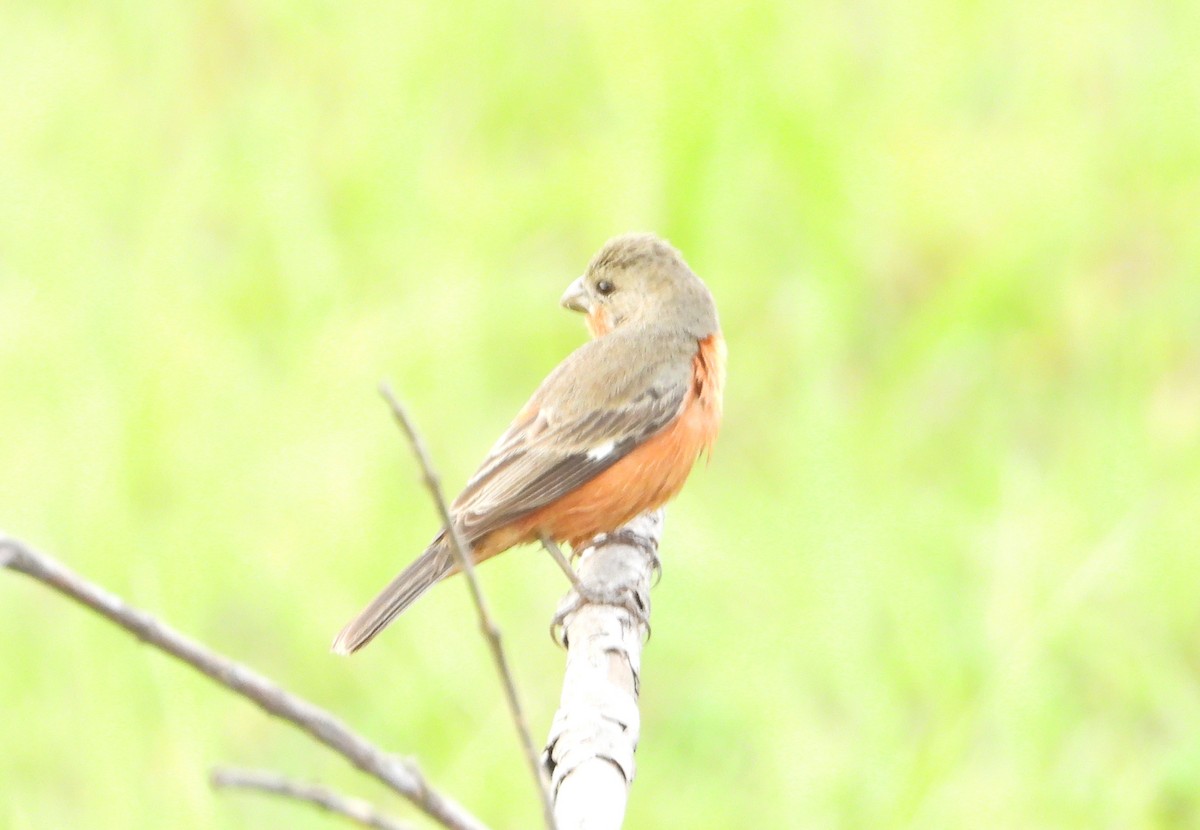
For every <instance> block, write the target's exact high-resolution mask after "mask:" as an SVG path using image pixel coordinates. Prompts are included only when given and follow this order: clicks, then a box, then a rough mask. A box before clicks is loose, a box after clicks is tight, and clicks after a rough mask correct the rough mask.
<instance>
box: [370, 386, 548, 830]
mask: <svg viewBox="0 0 1200 830" xmlns="http://www.w3.org/2000/svg"><path fill="white" fill-rule="evenodd" d="M379 393H380V394H381V395H383V398H384V400H386V401H387V403H388V406H390V407H391V409H392V415H393V416H395V418H396V422H397V423H398V424H399V425H400V427H401V428H402V429H403V430H404V433H405V435H407V436H408V441H409V443H410V444H412V449H413V454H414V455H416V457H417V462H418V463H419V464H420V465H421V472H422V473H423V474H424V480H425V486H426V487H427V488H428V489H429V493H430V495H431V496H432V497H433V501H434V504H435V505H436V506H437V510H438V515H439V516H440V517H441V520H442V526H443V527H444V528H445V529H446V536H447V537H448V538H449V540H450V547H451V549H452V550H453V551H454V556H455V558H456V559H457V560H458V567H459V568H460V569H461V570H462V572H463V576H465V577H466V579H467V585H468V586H469V587H470V589H471V599H473V600H474V601H475V609H476V610H477V611H478V612H479V628H480V630H481V631H482V632H483V636H484V639H486V640H487V644H488V648H489V649H491V652H492V659H493V660H494V661H495V663H496V671H497V672H499V674H500V680H501V682H502V683H503V685H504V696H505V698H506V699H507V700H508V709H509V712H510V713H511V715H512V719H513V723H514V724H515V725H516V727H517V734H518V736H519V737H520V740H521V750H522V751H523V752H524V754H525V761H526V763H527V764H528V765H529V769H530V772H531V773H532V774H533V780H534V783H535V785H536V786H537V789H538V795H539V796H540V798H541V802H542V814H543V817H544V819H545V822H546V827H547V828H548V830H557V828H556V824H555V820H554V807H553V805H552V803H551V800H550V792H549V790H548V789H547V786H546V781H545V779H543V778H542V767H541V763H540V762H539V761H538V755H537V752H535V751H534V748H533V738H532V737H531V736H530V733H529V722H528V721H527V720H526V719H525V712H524V710H523V709H522V708H521V700H520V698H519V697H518V696H517V684H516V682H515V681H514V680H513V675H512V670H511V669H510V668H509V665H508V658H507V657H506V656H505V654H504V646H503V645H502V644H501V642H500V628H499V627H498V626H497V625H496V622H495V620H494V619H493V618H492V615H491V612H490V611H489V610H488V605H487V600H486V599H485V598H484V596H483V589H482V588H480V586H479V579H478V577H476V576H475V562H474V561H473V560H472V559H471V556H470V555H469V553H468V548H467V545H466V543H465V542H464V541H463V538H462V535H461V534H460V533H459V531H458V526H457V525H456V524H455V523H454V520H453V518H452V517H451V516H450V509H449V508H448V507H447V506H446V499H445V497H444V496H443V495H442V485H441V481H440V479H439V478H438V474H437V472H436V471H435V470H434V467H433V462H432V461H431V460H430V457H429V451H428V450H427V449H426V448H425V441H424V440H423V439H422V438H421V434H420V433H419V432H418V431H417V428H416V426H415V425H414V424H413V421H412V419H411V418H410V417H409V415H408V411H407V410H406V409H405V408H404V406H403V405H402V404H401V403H400V401H398V400H397V399H396V396H395V394H394V393H393V392H392V387H391V386H389V385H388V384H387V383H383V384H381V385H380V387H379Z"/></svg>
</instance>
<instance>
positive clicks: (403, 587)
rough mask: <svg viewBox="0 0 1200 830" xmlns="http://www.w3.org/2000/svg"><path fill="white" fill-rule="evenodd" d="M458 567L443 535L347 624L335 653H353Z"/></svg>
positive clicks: (337, 640)
mask: <svg viewBox="0 0 1200 830" xmlns="http://www.w3.org/2000/svg"><path fill="white" fill-rule="evenodd" d="M452 571H454V556H453V555H452V554H451V552H450V546H449V545H447V544H446V543H445V541H444V540H443V539H442V537H441V536H440V535H439V536H438V538H437V539H434V540H433V543H432V544H431V545H430V546H429V547H428V548H426V549H425V552H424V553H422V554H421V555H420V556H419V557H417V561H415V562H413V563H412V564H411V565H409V566H408V567H407V568H405V569H404V570H403V571H402V572H401V574H400V575H399V576H398V577H396V578H395V579H393V580H392V581H391V582H390V583H389V584H388V586H387V587H386V588H384V589H383V590H382V591H381V592H380V593H379V596H377V597H375V599H373V600H372V601H371V604H370V605H368V606H367V607H366V608H364V609H363V610H362V611H360V612H359V614H358V616H356V617H355V618H354V619H352V620H351V621H350V622H349V623H347V624H346V627H345V628H343V629H342V631H341V633H340V634H338V635H337V637H336V638H335V639H334V641H333V651H334V653H335V654H353V653H354V652H356V651H358V650H359V649H360V648H362V647H363V646H365V645H366V644H367V643H369V642H371V640H372V638H374V636H375V635H376V634H378V633H379V632H380V631H383V629H384V628H386V627H387V625H388V623H390V622H391V621H392V620H394V619H396V617H397V616H399V615H400V612H401V611H403V610H404V609H405V608H407V607H408V606H410V605H412V604H413V603H414V602H415V601H416V599H417V597H419V596H421V595H422V594H423V593H425V592H426V591H428V590H429V589H430V588H431V587H433V585H434V583H436V582H437V581H438V580H439V579H441V578H442V577H444V576H448V575H449V574H450V573H451V572H452Z"/></svg>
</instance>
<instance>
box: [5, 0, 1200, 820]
mask: <svg viewBox="0 0 1200 830" xmlns="http://www.w3.org/2000/svg"><path fill="white" fill-rule="evenodd" d="M1198 39H1200V5H1198V4H1196V3H1195V2H1191V0H1178V1H1177V2H1170V1H1169V0H1167V1H1164V2H1158V1H1157V0H1151V1H1150V2H1145V3H1133V2H1113V0H1099V2H1094V3H1082V2H1066V3H1050V4H1046V3H1035V2H1032V0H1008V1H1006V2H1001V0H978V2H968V3H959V2H952V0H921V1H920V2H916V3H873V2H865V3H864V2H854V3H842V2H827V1H826V0H806V2H799V3H784V2H755V1H754V0H750V1H749V2H746V3H716V2H699V3H683V2H652V3H644V2H637V3H635V2H626V1H623V0H618V2H604V3H600V2H584V3H578V4H562V3H533V2H512V0H499V2H490V3H454V2H450V3H411V4H407V3H382V2H373V1H372V0H366V1H365V2H359V3H335V2H330V1H329V0H300V1H299V2H281V1H280V0H243V2H234V1H233V0H209V2H202V1H199V0H197V2H188V1H187V0H184V1H183V2H177V3H152V2H147V0H101V2H98V3H82V2H78V0H7V2H5V3H4V4H2V5H0V90H3V92H2V93H0V527H2V528H3V529H4V530H6V531H7V532H9V533H12V534H14V535H19V536H21V537H23V538H26V539H28V540H30V541H31V542H34V543H36V544H37V545H39V546H40V547H42V548H44V549H46V550H47V551H50V552H53V553H55V554H56V555H59V556H61V557H63V558H64V559H65V560H66V561H68V562H69V563H71V564H72V565H73V566H75V567H77V568H78V569H80V570H82V571H83V572H84V573H85V574H87V575H89V576H91V577H92V578H94V579H97V580H99V581H101V582H102V583H104V584H106V585H107V586H109V587H111V588H112V589H114V590H116V591H118V592H120V593H122V594H123V595H126V596H127V597H129V598H130V599H131V601H133V602H135V603H136V604H138V605H141V606H143V607H146V608H148V609H150V610H152V611H154V612H156V613H160V614H162V615H164V616H165V617H167V618H169V619H170V620H172V621H173V622H174V623H175V624H177V625H178V626H179V627H181V628H182V629H183V630H184V631H187V632H189V633H191V634H194V635H195V636H197V637H199V638H201V639H203V640H205V641H206V642H208V643H210V644H212V645H214V646H216V647H218V648H220V649H222V650H225V651H227V652H229V653H231V654H232V655H234V656H236V657H238V658H240V659H243V660H246V661H249V662H250V663H252V664H254V665H255V666H258V667H260V668H262V669H263V670H264V671H266V672H268V673H269V674H271V675H273V676H275V677H277V678H279V679H280V680H282V681H284V682H285V683H287V684H288V685H290V686H292V687H294V688H295V689H296V690H298V691H300V692H302V693H304V694H306V695H309V696H311V697H312V698H313V699H314V700H316V701H318V702H320V703H322V704H324V705H327V706H330V707H332V708H333V709H335V710H336V711H338V712H339V713H341V714H342V715H344V716H345V718H346V719H347V720H349V721H350V722H351V723H352V724H353V725H354V726H356V727H358V728H360V729H362V730H364V731H366V732H367V733H368V734H371V735H373V736H375V737H376V738H378V739H379V740H380V741H382V742H384V743H385V744H387V745H388V746H390V747H394V748H395V749H396V750H397V751H399V752H402V753H406V754H408V753H411V754H415V755H418V756H419V757H420V758H421V760H422V762H423V764H424V765H425V767H426V769H427V771H428V772H429V774H430V777H431V778H432V779H433V780H434V781H435V782H436V783H438V784H440V785H442V786H443V787H445V788H446V789H447V790H448V791H450V792H452V793H454V794H455V795H456V796H457V797H459V798H461V799H462V800H463V801H465V802H466V803H467V804H468V805H469V806H470V807H471V808H472V809H474V810H475V811H477V812H478V813H479V814H480V815H481V816H483V817H485V818H486V819H488V820H489V821H491V822H493V823H494V825H495V826H496V827H497V828H516V827H531V826H534V825H535V823H536V816H537V806H536V802H535V800H534V797H533V795H532V792H531V788H530V784H529V783H528V781H527V780H526V773H525V769H524V766H523V765H522V764H521V763H520V761H519V756H518V750H517V745H516V741H515V738H514V736H513V734H512V728H511V726H510V724H509V722H508V720H507V718H506V716H505V710H504V704H503V702H502V698H501V694H500V691H499V688H498V685H497V683H496V680H495V678H494V677H493V672H492V668H491V665H490V664H489V661H488V659H487V655H486V651H485V649H484V646H483V644H482V642H481V641H480V638H479V637H478V635H477V633H476V628H475V624H474V622H473V621H472V618H471V616H470V609H469V605H468V600H467V596H466V591H465V590H463V588H462V586H461V585H457V584H448V585H446V586H443V587H442V588H440V589H439V590H437V591H436V592H434V593H433V594H432V595H430V596H429V597H427V598H426V599H424V600H423V601H422V602H421V603H419V604H418V606H417V607H415V608H414V609H413V610H412V611H411V612H410V613H409V614H408V615H406V616H405V618H404V619H403V620H402V621H401V622H400V623H399V624H398V625H396V626H395V627H394V628H393V629H392V630H389V631H388V633H387V635H386V636H385V637H383V638H382V639H381V640H380V641H379V642H378V643H377V644H376V645H374V646H372V647H371V648H370V649H368V650H367V651H366V652H364V653H363V654H362V655H361V656H360V657H356V658H355V659H353V660H348V661H347V660H341V659H335V658H333V657H332V656H330V655H329V654H328V653H327V645H328V643H329V640H330V638H331V636H332V635H333V634H334V633H335V632H336V631H337V629H338V628H339V627H340V626H341V624H342V623H343V622H344V621H345V620H346V619H347V617H348V616H349V615H350V614H351V613H353V612H354V611H356V610H357V609H358V608H359V606H360V605H361V604H362V603H363V602H364V601H365V600H366V599H368V598H369V597H370V596H371V595H372V594H373V593H374V591H375V590H377V589H378V588H379V587H380V586H381V585H382V584H383V583H384V581H386V580H387V579H388V578H390V577H391V575H392V574H393V573H394V572H395V571H396V570H397V569H398V568H399V567H400V566H401V565H403V564H404V563H405V562H407V561H408V559H409V558H410V557H412V556H413V555H415V553H416V552H417V551H419V550H420V548H421V546H422V545H423V543H424V542H425V540H426V539H427V537H428V536H429V535H430V534H431V533H432V531H433V529H434V527H435V518H434V515H433V511H432V509H431V507H430V506H429V504H428V503H427V499H426V497H425V495H424V493H423V492H422V490H421V489H420V487H419V485H418V484H417V479H416V471H415V469H414V466H413V463H412V461H411V459H410V458H409V456H408V453H407V450H406V449H405V447H404V446H403V443H402V441H401V440H400V437H399V435H398V434H397V433H396V431H395V429H394V427H393V425H392V424H391V423H390V421H389V418H388V416H387V414H386V411H385V408H384V407H383V405H382V404H381V402H380V401H379V400H378V398H377V397H376V394H375V391H374V390H375V385H376V383H377V381H378V380H380V379H381V378H383V377H390V378H392V379H393V380H394V382H395V384H396V387H397V389H398V390H399V391H400V393H401V394H402V395H403V396H404V397H405V399H406V400H407V402H408V403H409V405H410V406H411V408H412V410H413V412H414V414H415V415H416V416H417V418H418V420H419V421H420V423H421V424H422V425H423V427H424V429H425V431H426V433H427V436H428V440H429V443H430V445H431V448H432V450H433V452H434V453H435V456H436V458H437V459H438V460H439V463H440V464H441V465H442V471H443V474H444V476H445V478H446V480H447V484H448V486H450V487H453V486H454V485H455V484H457V483H459V482H461V481H462V480H463V479H464V478H465V477H466V475H467V474H468V473H469V472H470V470H471V469H472V468H473V466H474V464H475V463H476V462H477V461H478V460H479V458H480V457H481V456H482V454H483V453H484V452H485V451H486V449H487V447H488V446H489V445H490V443H491V441H492V440H493V439H494V437H495V435H496V434H498V432H499V431H500V430H501V429H502V428H503V427H504V426H505V425H506V424H507V422H508V419H509V418H510V417H511V415H512V413H513V412H515V411H516V409H517V407H518V406H519V405H520V404H521V402H522V401H523V400H524V398H525V396H526V395H527V394H528V393H529V392H530V391H531V390H532V388H533V387H534V385H535V384H536V383H537V382H538V381H539V380H540V379H541V378H542V377H543V375H544V374H545V373H546V372H547V371H548V370H549V368H550V367H551V366H552V365H554V363H556V362H557V361H558V360H559V359H560V358H561V357H562V356H563V355H564V354H566V353H567V352H568V351H569V350H570V349H571V348H573V347H574V346H575V345H577V344H578V343H579V342H581V341H582V339H583V337H584V333H583V329H582V326H581V325H580V321H579V320H578V319H577V318H573V317H572V316H571V315H568V314H566V313H565V312H562V311H561V310H560V309H558V308H557V307H556V300H557V298H558V296H559V293H560V292H561V290H562V288H563V287H564V286H565V285H566V283H567V282H568V281H569V280H570V279H571V278H572V277H574V276H575V275H576V274H577V273H578V272H579V271H580V269H581V268H582V267H583V265H584V264H585V263H586V261H587V259H588V257H589V256H590V255H591V254H592V252H593V251H594V250H595V249H596V248H598V247H599V245H600V244H601V243H602V242H603V241H604V240H605V239H606V238H607V237H609V236H611V235H614V234H616V233H619V232H623V231H626V230H633V229H652V230H656V231H658V232H660V233H662V234H664V235H666V236H668V237H669V238H670V239H671V240H672V241H673V242H675V244H676V245H678V246H679V247H680V248H681V249H682V250H683V251H684V253H685V255H686V256H687V257H688V259H689V261H690V263H691V264H692V266H693V267H694V268H695V269H696V270H697V271H698V273H700V274H701V275H702V276H703V277H704V278H705V279H706V280H707V281H708V283H709V285H710V286H711V287H712V289H713V291H714V293H715V294H716V296H717V298H718V302H719V303H720V306H721V310H722V314H723V322H724V325H725V328H726V334H727V338H728V340H729V343H730V355H731V361H730V383H729V389H728V393H727V404H726V411H727V418H726V428H725V432H724V435H723V437H722V442H721V444H720V446H719V447H718V451H717V454H716V457H715V459H714V460H713V462H712V463H711V464H710V465H709V466H708V467H707V469H701V470H698V471H697V475H695V476H694V477H693V480H692V482H691V484H690V485H689V487H688V489H687V490H686V491H685V493H684V495H683V497H682V498H681V499H680V500H679V501H678V502H677V504H676V506H674V507H673V508H672V509H671V511H670V513H669V517H668V526H667V540H666V544H665V548H664V557H665V566H666V572H665V577H664V579H663V581H662V583H661V584H660V585H659V586H658V588H657V589H656V593H655V600H656V608H655V635H654V639H653V640H652V641H651V643H650V644H649V648H648V651H647V654H646V662H645V675H644V681H645V682H644V688H643V692H644V697H643V707H644V717H645V719H644V724H643V746H642V748H641V751H640V753H639V764H640V770H639V778H638V781H637V785H636V787H635V788H634V794H633V800H632V804H631V810H630V817H629V821H628V826H629V827H631V828H639V827H640V828H650V827H693V828H728V827H754V828H759V827H763V828H766V827H781V828H783V827H786V828H791V827H803V828H884V827H920V828H962V827H971V828H981V827H994V828H1013V827H1020V828H1064V827H1066V828H1097V827H1113V828H1117V827H1119V828H1176V827H1178V828H1186V827H1196V826H1200V750H1198V749H1197V747H1198V746H1200V744H1198V743H1197V735H1200V603H1198V602H1197V599H1196V584H1197V582H1196V575H1197V573H1200V571H1198V570H1197V563H1196V560H1197V552H1198V545H1197V542H1198V541H1200V539H1198V537H1200V533H1198V527H1200V524H1198V522H1197V519H1196V516H1197V508H1196V505H1197V500H1198V499H1200V233H1197V226H1198V224H1200V221H1198V220H1200V62H1197V61H1196V43H1197V42H1198ZM483 576H484V578H485V584H486V587H487V589H488V590H489V592H490V593H491V595H492V596H493V598H494V600H493V601H494V603H495V606H496V609H497V612H498V614H499V616H500V618H501V620H502V623H503V627H504V630H505V634H506V637H507V641H508V643H509V644H510V647H511V649H512V652H513V658H514V661H515V663H516V666H517V669H518V671H519V680H520V682H521V685H522V688H523V690H524V694H525V698H526V701H527V704H528V707H529V710H530V713H531V717H532V720H533V722H534V725H535V731H536V733H537V737H539V738H540V737H541V736H543V735H544V733H545V729H546V728H547V726H548V721H549V718H550V715H551V713H552V711H553V709H554V706H555V703H556V698H557V693H558V683H559V678H560V670H561V663H562V657H561V653H560V652H559V651H558V650H556V649H555V648H554V647H553V646H552V645H551V643H550V641H549V640H548V639H547V638H546V635H545V628H546V624H547V621H548V619H549V617H550V615H551V613H552V611H553V608H554V605H555V602H556V601H557V598H558V597H559V595H560V594H561V593H562V592H563V584H562V578H561V575H560V574H559V573H558V572H557V570H556V569H555V568H554V567H553V566H552V565H550V564H549V563H548V561H547V560H545V558H544V557H543V556H541V555H538V554H535V553H533V552H531V551H526V552H519V553H514V554H510V555H509V556H506V557H504V558H503V559H501V560H500V561H499V562H498V563H497V564H494V565H489V566H488V567H487V568H485V569H484V571H483ZM0 666H2V668H0V713H2V714H0V826H2V827H5V828H13V829H14V830H47V829H48V828H64V827H91V828H100V829H102V828H122V829H123V830H138V829H139V828H158V827H163V826H170V827H173V828H181V829H182V830H186V828H211V827H223V828H259V827H264V826H273V825H278V824H281V823H286V824H287V825H288V826H292V827H297V828H317V827H327V826H332V825H331V824H330V823H329V820H328V819H326V818H324V817H322V816H319V815H315V814H310V813H309V812H307V811H305V810H304V809H303V808H299V807H292V806H290V805H282V804H278V803H271V802H265V801H260V800H257V799H252V798H239V797H237V796H214V795H213V794H211V793H210V792H209V791H208V789H207V786H206V784H205V770H206V767H207V766H208V765H210V764H213V763H216V762H222V761H231V762H236V763H239V764H244V765H265V766H270V767H276V768H279V769H282V770H285V771H287V772H290V773H292V774H295V775H297V776H298V777H302V778H308V777H318V776H319V777H322V778H325V779H327V780H329V781H330V782H333V783H335V784H338V785H340V786H344V787H345V788H346V789H348V790H351V791H354V792H358V793H363V794H366V795H369V796H379V795H381V794H380V792H379V790H378V789H377V788H372V787H369V786H365V785H363V784H362V783H361V782H359V781H358V780H357V778H356V776H355V775H354V774H353V773H352V772H351V771H349V770H347V769H346V768H345V767H344V765H343V764H342V763H340V762H339V761H337V760H335V759H331V758H328V757H326V755H325V753H323V752H321V751H319V750H317V749H315V748H311V747H309V746H308V745H307V744H306V742H305V741H303V740H302V739H300V738H298V737H296V736H294V735H293V734H291V732H290V731H289V730H288V729H287V728H285V727H283V726H281V725H279V724H277V723H274V722H271V721H268V720H267V719H265V718H264V717H263V716H262V715H261V714H260V713H259V712H258V711H257V710H255V709H253V708H252V707H250V706H248V705H246V704H245V703H242V702H240V701H237V700H234V699H232V698H230V697H229V696H228V695H224V694H221V693H218V692H215V691H214V690H213V689H212V688H211V687H210V686H209V685H208V684H207V683H206V682H205V681H203V680H201V679H199V678H197V677H195V676H193V675H192V674H191V673H190V672H188V671H187V670H185V669H183V668H182V667H179V666H177V665H175V664H173V663H171V662H169V661H167V660H166V659H164V658H162V657H160V656H158V655H157V654H153V653H150V652H148V651H147V650H145V649H143V648H140V647H138V646H137V645H136V644H135V643H134V642H132V641H131V640H130V639H129V638H127V637H125V636H123V635H121V634H119V633H117V632H115V631H114V630H112V629H110V628H109V627H108V626H105V625H101V624H98V623H97V622H96V621H95V620H94V619H92V618H90V617H89V616H88V615H87V614H86V613H84V612H82V611H80V610H78V609H76V608H73V607H68V606H66V605H65V604H64V603H63V602H62V601H60V600H58V599H55V598H52V597H50V596H49V595H48V594H47V593H46V592H45V591H43V590H41V589H39V588H36V587H34V586H33V585H31V584H27V583H25V582H23V581H21V580H19V579H18V578H16V577H4V578H2V579H0ZM398 810H399V811H400V812H401V813H404V812H406V808H404V807H399V808H398ZM422 826H424V825H422Z"/></svg>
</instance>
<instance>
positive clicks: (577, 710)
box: [542, 510, 663, 830]
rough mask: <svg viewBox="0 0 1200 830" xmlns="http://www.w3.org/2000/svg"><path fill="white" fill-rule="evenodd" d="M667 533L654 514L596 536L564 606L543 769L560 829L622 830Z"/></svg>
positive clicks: (660, 517) (659, 513) (659, 515)
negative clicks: (558, 688)
mask: <svg viewBox="0 0 1200 830" xmlns="http://www.w3.org/2000/svg"><path fill="white" fill-rule="evenodd" d="M662 528H663V512H662V511H661V510H657V511H655V512H653V513H647V514H645V515H642V516H639V517H638V518H636V519H634V520H633V521H632V522H630V523H629V524H627V525H625V527H623V528H621V529H620V530H618V531H616V532H615V533H611V534H607V535H604V536H598V537H596V539H595V540H593V542H592V544H591V545H590V546H589V547H587V548H585V549H584V551H583V554H582V555H581V557H580V560H579V567H578V569H577V571H576V573H577V574H578V576H579V586H578V588H576V589H574V590H572V591H571V592H570V593H569V594H567V596H566V597H564V599H563V602H562V603H561V604H560V605H559V612H558V616H557V617H556V621H558V620H561V621H562V625H563V642H564V644H565V645H566V647H567V670H566V674H565V676H564V678H563V691H562V702H561V704H560V706H559V709H558V712H557V714H555V716H554V724H553V726H551V728H550V737H549V738H548V739H547V741H546V749H545V751H544V752H543V753H542V763H543V765H544V766H545V768H546V771H547V773H548V774H549V776H550V779H551V787H552V792H553V793H554V815H555V818H556V819H557V820H558V826H559V828H561V830H619V828H620V827H621V822H622V821H623V820H624V817H625V805H626V802H627V801H628V798H629V787H630V785H631V784H632V783H633V777H634V772H635V766H634V759H633V756H634V751H635V750H636V749H637V744H638V735H639V732H640V729H641V715H640V713H639V712H638V691H639V688H640V684H641V657H642V643H643V640H644V637H646V636H648V635H649V631H650V627H649V619H650V582H651V579H652V578H653V574H654V572H655V571H656V570H657V568H658V554H657V550H658V541H659V539H660V538H661V536H662Z"/></svg>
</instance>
